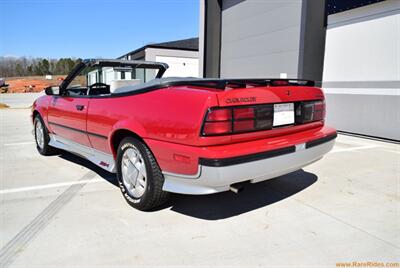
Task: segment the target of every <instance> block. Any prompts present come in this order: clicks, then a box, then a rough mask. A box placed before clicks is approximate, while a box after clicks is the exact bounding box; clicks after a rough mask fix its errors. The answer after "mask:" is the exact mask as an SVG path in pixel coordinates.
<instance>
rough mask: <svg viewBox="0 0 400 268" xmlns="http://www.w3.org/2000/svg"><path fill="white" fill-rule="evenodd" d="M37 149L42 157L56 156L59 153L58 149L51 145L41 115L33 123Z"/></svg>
mask: <svg viewBox="0 0 400 268" xmlns="http://www.w3.org/2000/svg"><path fill="white" fill-rule="evenodd" d="M33 126H34V133H35V141H36V148H37V150H38V152H39V153H40V154H42V155H54V154H56V153H57V152H58V151H57V149H56V148H54V147H51V146H50V145H49V141H50V136H49V132H48V130H47V128H46V125H45V124H44V122H43V120H42V118H41V117H40V115H36V117H35V120H34V121H33Z"/></svg>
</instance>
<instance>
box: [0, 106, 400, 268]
mask: <svg viewBox="0 0 400 268" xmlns="http://www.w3.org/2000/svg"><path fill="white" fill-rule="evenodd" d="M0 113H1V134H0V138H1V141H0V144H1V145H0V146H1V152H0V163H1V180H0V181H1V184H0V199H1V208H0V210H1V222H0V267H34V266H37V267H43V266H49V267H65V266H79V267H88V266H100V265H102V266H108V267H115V266H130V267H131V266H147V265H151V266H155V265H174V266H176V265H207V266H213V267H214V266H239V267H243V266H283V265H290V266H291V265H293V266H307V267H308V266H315V267H323V266H324V267H335V266H336V264H337V263H341V262H346V263H352V262H354V261H357V262H368V261H369V262H383V263H385V264H386V263H395V262H400V148H399V145H398V144H393V143H386V142H381V141H373V140H368V139H362V138H355V137H350V136H343V135H339V137H338V139H337V144H336V146H335V148H334V150H333V151H332V152H331V153H329V154H328V155H327V156H326V157H324V158H323V159H322V160H321V161H319V162H316V163H314V164H313V165H311V166H308V167H306V168H305V169H304V170H301V171H298V172H294V173H291V174H289V175H286V176H282V177H279V178H276V179H273V180H269V181H266V182H262V183H259V184H255V185H252V186H250V187H247V188H246V189H245V190H244V191H243V192H242V193H241V194H239V195H235V194H234V193H231V192H226V193H221V194H215V195H210V196H185V195H175V196H174V197H173V199H172V200H171V202H170V203H169V204H168V205H166V206H165V207H163V208H160V209H159V210H156V211H152V212H140V211H137V210H135V209H133V208H131V207H130V206H129V205H127V204H126V202H125V201H124V199H123V197H122V196H121V194H120V191H119V189H118V188H117V187H116V186H115V184H116V179H115V176H114V175H112V174H109V173H107V172H104V171H102V170H100V169H98V168H97V167H95V166H94V165H92V164H90V163H89V162H87V161H85V160H82V159H80V158H78V157H76V156H74V155H71V154H68V153H62V154H61V155H58V156H52V157H44V156H41V155H39V154H38V153H37V152H36V149H35V145H34V143H33V138H32V135H31V129H32V126H31V123H30V118H29V110H27V109H3V110H0Z"/></svg>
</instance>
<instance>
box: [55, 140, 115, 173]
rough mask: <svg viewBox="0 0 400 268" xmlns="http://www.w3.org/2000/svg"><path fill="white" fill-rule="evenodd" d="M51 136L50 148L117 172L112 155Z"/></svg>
mask: <svg viewBox="0 0 400 268" xmlns="http://www.w3.org/2000/svg"><path fill="white" fill-rule="evenodd" d="M49 136H50V142H49V145H50V146H53V147H55V148H58V149H62V150H65V151H68V152H71V153H74V154H77V155H79V156H81V157H84V158H86V159H88V160H89V161H90V162H92V163H94V164H96V165H98V166H99V167H101V168H103V169H105V170H107V171H109V172H112V173H115V172H116V169H115V161H114V157H113V156H112V155H110V154H106V153H103V152H100V151H98V150H96V149H93V148H90V147H87V146H84V145H82V144H79V143H77V142H74V141H71V140H69V139H65V138H63V137H60V136H58V135H55V134H49Z"/></svg>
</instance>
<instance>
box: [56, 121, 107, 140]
mask: <svg viewBox="0 0 400 268" xmlns="http://www.w3.org/2000/svg"><path fill="white" fill-rule="evenodd" d="M49 124H50V125H54V126H57V127H61V128H65V129H68V130H72V131H75V132H79V133H84V134H87V135H90V136H95V137H98V138H101V139H107V137H106V136H103V135H100V134H97V133H93V132H87V131H84V130H81V129H77V128H73V127H67V126H64V125H60V124H57V123H53V122H49Z"/></svg>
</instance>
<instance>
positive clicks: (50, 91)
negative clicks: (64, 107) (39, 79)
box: [44, 86, 60, 96]
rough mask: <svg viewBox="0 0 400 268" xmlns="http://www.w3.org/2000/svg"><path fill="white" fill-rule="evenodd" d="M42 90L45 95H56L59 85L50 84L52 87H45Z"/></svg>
mask: <svg viewBox="0 0 400 268" xmlns="http://www.w3.org/2000/svg"><path fill="white" fill-rule="evenodd" d="M44 92H45V93H46V95H49V96H51V95H58V93H59V92H60V87H59V86H52V87H46V88H45V89H44Z"/></svg>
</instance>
